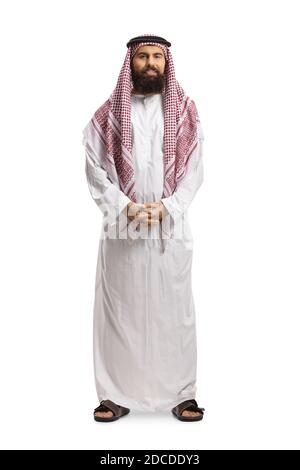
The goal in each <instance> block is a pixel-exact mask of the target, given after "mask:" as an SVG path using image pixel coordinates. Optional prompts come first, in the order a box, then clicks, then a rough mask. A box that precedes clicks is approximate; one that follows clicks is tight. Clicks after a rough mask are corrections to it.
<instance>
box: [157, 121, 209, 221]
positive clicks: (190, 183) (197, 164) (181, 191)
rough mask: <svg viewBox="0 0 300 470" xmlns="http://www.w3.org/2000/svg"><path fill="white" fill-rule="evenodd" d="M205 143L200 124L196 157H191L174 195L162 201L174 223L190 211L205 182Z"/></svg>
mask: <svg viewBox="0 0 300 470" xmlns="http://www.w3.org/2000/svg"><path fill="white" fill-rule="evenodd" d="M203 141H204V135H203V131H202V127H201V125H200V123H199V127H198V145H197V147H196V149H195V155H192V156H191V159H192V160H191V164H190V166H189V169H188V172H187V174H186V175H185V177H184V178H183V180H182V181H181V182H180V184H179V185H178V187H177V188H176V190H175V191H174V193H173V194H172V195H171V196H169V197H166V198H162V199H161V202H162V203H163V205H164V206H165V208H166V209H167V211H168V213H169V214H170V216H171V218H172V219H173V221H174V222H175V221H176V220H177V219H178V218H179V217H181V216H182V214H183V213H184V212H185V211H186V210H187V209H188V207H189V205H190V204H191V202H192V200H193V199H194V197H195V195H196V193H197V191H198V189H199V188H200V186H201V184H202V182H203V176H204V171H203Z"/></svg>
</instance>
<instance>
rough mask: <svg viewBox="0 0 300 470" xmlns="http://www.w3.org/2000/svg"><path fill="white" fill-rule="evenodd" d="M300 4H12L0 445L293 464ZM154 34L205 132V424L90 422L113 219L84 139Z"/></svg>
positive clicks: (197, 279)
mask: <svg viewBox="0 0 300 470" xmlns="http://www.w3.org/2000/svg"><path fill="white" fill-rule="evenodd" d="M298 6H299V2H297V1H296V0H295V1H291V0H290V1H289V0H284V1H274V0H272V1H271V0H270V1H267V0H259V1H258V0H251V1H250V0H249V1H246V0H244V1H240V0H239V1H238V0H236V1H234V0H227V1H216V0H205V1H201V0H197V1H191V0H185V1H184V2H177V3H176V2H174V0H172V1H169V0H168V1H166V0H164V1H163V2H162V1H156V0H152V1H151V2H146V3H144V2H141V1H130V0H128V1H127V2H120V3H116V2H101V1H100V0H98V1H96V0H94V1H93V0H80V1H76V0H72V1H71V0H70V1H67V0H64V1H62V0H59V1H54V0H51V1H42V2H41V1H32V0H27V1H26V2H22V1H13V0H10V1H8V0H7V1H2V2H1V11H0V18H1V20H0V39H1V75H0V80H1V89H0V92H1V106H0V113H1V123H0V124H1V169H0V170H1V171H0V178H1V181H0V190H1V195H0V196H1V197H0V200H1V221H2V224H1V239H2V241H1V245H0V246H1V325H0V327H1V332H0V335H1V337H0V347H1V351H0V357H1V376H0V379H1V386H0V393H1V400H0V426H1V439H0V443H1V447H2V448H4V449H75V448H78V449H114V448H118V449H125V448H129V449H139V448H140V449H276V448H278V449H281V448H282V449H291V448H297V449H299V434H300V433H299V422H300V407H299V396H300V383H299V353H300V350H299V349H300V348H299V327H300V320H299V313H300V309H299V304H300V302H299V270H300V267H299V266H300V256H299V239H300V230H299V229H300V226H299V198H300V190H299V178H300V174H299V170H300V164H299V158H300V152H299V150H300V143H299V115H300V99H299V98H300V93H299V83H300V73H299V42H300V37H299V36H300V32H299V12H298V11H297V7H298ZM143 33H153V34H157V35H161V36H163V37H166V38H167V39H168V40H169V41H170V42H171V43H172V47H171V51H172V54H173V58H174V63H175V69H176V76H177V80H178V81H179V83H180V84H181V86H182V87H183V88H184V89H185V90H186V92H187V93H188V95H189V96H190V97H192V98H193V99H194V100H195V102H196V104H197V108H198V111H199V115H200V119H201V121H202V125H203V130H204V135H205V142H204V183H203V185H202V187H201V188H200V190H199V193H198V194H197V196H196V198H195V200H194V201H193V203H192V206H191V208H190V211H189V214H190V220H191V224H192V230H193V236H194V260H193V288H194V296H195V303H196V308H197V331H198V394H197V400H198V403H199V405H200V406H204V407H205V409H206V414H205V418H204V420H203V421H202V422H198V423H197V422H196V423H182V422H180V421H178V420H176V419H175V418H173V417H172V415H171V414H170V413H161V414H160V413H155V414H152V413H150V414H142V413H141V414H140V413H132V414H131V415H129V416H127V417H126V418H122V419H120V420H119V421H117V422H115V423H110V424H102V423H96V422H94V421H93V417H92V410H93V409H94V407H95V406H97V404H98V403H97V398H96V391H95V388H94V377H93V368H92V306H93V295H94V277H95V272H96V257H97V250H98V240H99V235H100V228H101V220H102V219H101V212H100V210H99V208H98V207H97V206H96V204H95V203H94V201H93V200H92V198H91V196H90V194H89V191H88V187H87V183H86V179H85V173H84V148H83V147H82V144H81V139H82V129H83V127H84V126H85V125H86V124H87V122H88V121H89V119H90V118H91V116H92V114H93V113H94V111H95V110H96V109H97V108H98V107H99V106H100V105H101V104H102V103H103V102H104V101H105V100H106V99H107V98H108V97H109V95H110V94H111V93H112V91H113V89H114V87H115V85H116V81H117V78H118V75H119V72H120V69H121V66H122V64H123V60H124V58H125V54H126V50H127V49H126V42H127V41H128V40H129V39H130V38H131V37H133V36H137V35H139V34H143Z"/></svg>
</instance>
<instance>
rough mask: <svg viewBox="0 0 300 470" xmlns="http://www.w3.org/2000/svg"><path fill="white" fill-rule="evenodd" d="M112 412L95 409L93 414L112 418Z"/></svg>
mask: <svg viewBox="0 0 300 470" xmlns="http://www.w3.org/2000/svg"><path fill="white" fill-rule="evenodd" d="M113 415H114V414H113V412H112V411H110V410H107V411H95V416H98V417H99V418H112V417H113Z"/></svg>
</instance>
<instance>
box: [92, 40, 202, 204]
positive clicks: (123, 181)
mask: <svg viewBox="0 0 300 470" xmlns="http://www.w3.org/2000/svg"><path fill="white" fill-rule="evenodd" d="M144 36H146V35H144ZM147 36H149V42H148V41H147V42H143V43H138V44H133V45H131V46H129V48H128V51H127V54H126V57H125V60H124V63H123V66H122V69H121V72H120V74H119V77H118V81H117V85H116V87H115V89H114V91H113V93H112V94H111V96H110V97H109V99H108V100H107V101H105V103H103V105H102V106H100V107H99V108H98V109H97V110H96V112H95V113H94V115H93V117H92V119H91V120H90V122H89V123H88V125H87V126H86V128H85V129H84V131H83V133H84V135H85V136H86V138H87V141H88V138H89V137H88V136H90V135H93V138H94V139H95V138H96V139H100V140H101V141H102V143H103V144H104V145H105V148H106V155H105V158H106V159H107V160H108V162H109V163H110V165H113V166H114V167H115V170H116V172H117V175H118V179H119V183H120V187H121V189H122V191H123V192H124V193H125V194H126V195H127V196H128V197H129V198H130V199H131V200H132V201H134V202H139V201H137V199H136V193H135V188H134V162H133V156H132V132H131V94H132V89H133V81H132V76H131V67H130V64H131V59H132V57H133V56H134V54H135V52H136V51H137V49H138V48H139V47H141V46H143V45H154V46H158V47H160V48H161V49H162V50H163V51H164V54H165V59H166V66H165V75H166V82H165V88H164V90H163V92H162V95H163V100H164V101H163V103H164V142H163V149H164V190H163V194H162V197H168V196H170V195H171V194H172V193H173V192H174V191H175V189H176V186H177V184H178V183H179V182H180V181H181V180H182V179H183V178H184V176H185V174H186V171H187V166H188V163H189V159H190V156H191V155H192V153H193V151H194V149H195V148H196V146H197V144H198V125H199V123H200V120H199V116H198V112H197V108H196V105H195V103H194V101H193V100H191V99H190V98H189V97H188V96H187V95H186V94H185V92H184V90H183V89H182V87H181V86H180V85H179V83H178V82H177V80H176V78H175V69H174V64H173V58H172V54H171V52H170V49H169V47H167V46H166V45H164V44H160V43H156V42H151V39H150V38H151V36H153V35H152V34H147ZM87 129H88V132H87ZM99 158H100V161H101V160H102V159H103V155H99ZM105 166H106V167H107V165H105ZM149 202H152V201H149Z"/></svg>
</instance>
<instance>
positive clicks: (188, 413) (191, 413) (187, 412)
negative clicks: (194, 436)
mask: <svg viewBox="0 0 300 470" xmlns="http://www.w3.org/2000/svg"><path fill="white" fill-rule="evenodd" d="M201 415H203V413H200V412H199V411H190V410H183V412H182V413H181V416H188V417H193V416H201Z"/></svg>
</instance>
